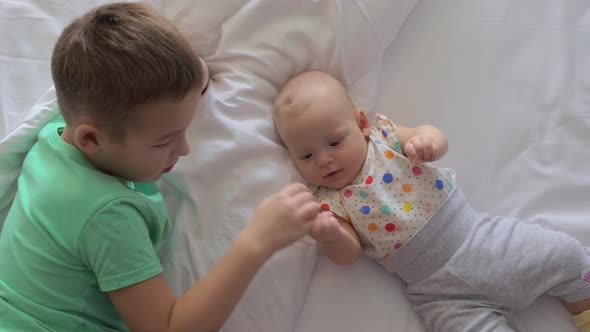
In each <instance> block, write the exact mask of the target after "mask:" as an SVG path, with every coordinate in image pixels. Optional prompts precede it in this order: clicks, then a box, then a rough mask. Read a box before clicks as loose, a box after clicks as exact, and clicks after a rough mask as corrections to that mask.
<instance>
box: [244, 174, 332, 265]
mask: <svg viewBox="0 0 590 332" xmlns="http://www.w3.org/2000/svg"><path fill="white" fill-rule="evenodd" d="M320 211H321V209H320V205H319V204H318V203H317V202H315V200H314V198H313V195H312V194H311V193H310V192H309V190H308V189H307V187H306V186H304V185H303V184H301V183H292V184H290V185H288V186H286V187H285V188H283V189H282V190H281V191H279V192H278V193H276V194H273V195H271V196H269V197H267V198H266V199H264V200H263V201H262V202H260V204H259V205H258V207H257V208H256V210H255V211H254V216H253V217H252V220H251V222H250V224H248V226H246V228H245V229H244V233H246V234H247V235H248V238H249V239H250V240H251V241H252V243H253V244H258V245H260V246H261V248H262V250H263V251H264V252H265V253H266V254H269V255H270V254H272V253H274V252H275V251H277V250H279V249H281V248H283V247H285V246H287V245H289V244H291V243H292V242H294V241H296V240H298V239H299V238H301V237H302V236H304V235H305V234H307V233H308V232H309V230H310V228H311V226H312V223H313V221H314V219H316V217H317V216H318V213H320Z"/></svg>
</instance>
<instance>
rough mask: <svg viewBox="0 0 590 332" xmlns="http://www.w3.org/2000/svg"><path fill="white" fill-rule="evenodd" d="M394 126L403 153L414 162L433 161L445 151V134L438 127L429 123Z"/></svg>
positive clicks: (446, 148) (446, 145) (447, 145)
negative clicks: (413, 125)
mask: <svg viewBox="0 0 590 332" xmlns="http://www.w3.org/2000/svg"><path fill="white" fill-rule="evenodd" d="M396 127H397V134H398V138H399V141H400V144H401V146H402V150H403V152H404V155H405V156H406V157H408V158H409V159H410V160H412V161H413V162H414V163H421V162H433V161H436V160H439V159H441V158H442V157H443V156H444V155H445V154H446V153H447V150H448V147H449V142H448V140H447V136H446V135H445V134H444V133H443V132H442V131H440V130H439V129H438V128H436V127H433V126H430V125H421V126H418V127H404V126H400V125H396Z"/></svg>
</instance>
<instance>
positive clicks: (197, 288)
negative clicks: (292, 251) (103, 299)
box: [109, 235, 270, 332]
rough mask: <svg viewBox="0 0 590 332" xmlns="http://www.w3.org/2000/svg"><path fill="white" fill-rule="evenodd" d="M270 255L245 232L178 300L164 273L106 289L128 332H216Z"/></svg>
mask: <svg viewBox="0 0 590 332" xmlns="http://www.w3.org/2000/svg"><path fill="white" fill-rule="evenodd" d="M269 257H270V253H269V252H264V251H263V250H262V249H261V248H257V245H256V244H255V243H252V242H251V241H249V240H248V239H246V238H245V236H242V235H240V236H238V238H237V239H236V240H235V241H234V242H233V244H232V245H231V246H230V248H229V250H228V251H227V252H226V254H225V255H224V256H223V257H222V258H221V259H220V260H219V262H218V263H217V264H216V265H215V266H214V267H213V269H212V270H211V271H210V272H209V273H208V274H207V275H205V276H204V277H203V278H202V279H201V280H199V281H198V282H197V283H196V284H195V285H194V286H193V287H192V288H190V289H189V290H188V291H187V292H186V293H185V294H183V295H182V296H181V297H180V298H179V299H178V300H176V299H175V298H174V295H173V293H172V290H171V289H170V287H169V286H168V284H167V282H166V280H165V279H164V277H163V276H162V275H161V274H160V275H158V276H156V277H154V278H151V279H148V280H146V281H143V282H140V283H137V284H135V285H132V286H129V287H125V288H122V289H118V290H115V291H111V292H109V296H110V298H111V301H112V302H113V303H114V305H115V307H116V308H117V309H118V311H119V313H120V314H121V316H122V317H123V319H124V320H125V322H126V323H127V324H128V326H129V328H130V330H131V331H133V332H136V331H140V332H144V331H154V332H156V331H157V332H162V331H211V332H214V331H218V330H219V329H220V328H221V327H222V325H223V323H224V322H225V320H226V319H227V318H228V316H229V315H230V314H231V312H232V311H233V309H234V307H235V305H236V304H237V303H238V301H239V300H240V298H241V297H242V295H243V293H244V291H245V290H246V288H247V287H248V285H249V284H250V282H251V281H252V278H253V277H254V275H255V274H256V272H257V271H258V269H259V268H260V267H261V266H262V264H263V263H264V262H265V261H266V260H267V259H268V258H269Z"/></svg>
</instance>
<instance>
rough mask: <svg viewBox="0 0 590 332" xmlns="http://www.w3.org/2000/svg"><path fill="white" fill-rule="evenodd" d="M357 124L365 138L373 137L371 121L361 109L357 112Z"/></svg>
mask: <svg viewBox="0 0 590 332" xmlns="http://www.w3.org/2000/svg"><path fill="white" fill-rule="evenodd" d="M356 123H357V124H358V126H359V129H360V130H361V132H362V133H363V135H364V136H365V137H369V135H371V124H370V123H369V119H367V115H366V114H365V111H363V110H362V109H360V108H359V109H358V110H357V111H356Z"/></svg>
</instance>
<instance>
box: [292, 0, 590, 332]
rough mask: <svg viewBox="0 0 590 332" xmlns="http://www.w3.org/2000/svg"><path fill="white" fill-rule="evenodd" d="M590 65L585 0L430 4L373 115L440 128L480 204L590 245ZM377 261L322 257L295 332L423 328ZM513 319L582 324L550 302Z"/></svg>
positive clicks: (430, 0)
mask: <svg viewBox="0 0 590 332" xmlns="http://www.w3.org/2000/svg"><path fill="white" fill-rule="evenodd" d="M589 69H590V3H588V1H573V0H572V1H540V0H519V1H508V0H494V1H489V0H479V1H474V0H447V1H437V0H422V1H421V2H420V3H419V5H418V6H417V7H416V8H414V11H413V12H412V15H411V16H410V17H409V18H408V19H407V21H406V22H405V24H404V26H403V29H402V31H401V33H400V35H399V36H398V38H397V39H396V41H395V42H394V44H393V45H392V46H391V47H390V49H389V50H388V52H387V55H386V59H385V63H384V70H383V75H382V86H381V91H380V95H379V98H378V100H379V101H378V105H377V108H376V110H377V111H379V112H382V113H384V114H387V115H389V116H390V117H391V118H392V119H394V120H396V121H398V122H399V123H401V124H407V125H416V124H422V123H432V124H435V125H438V126H439V127H441V128H442V129H443V130H444V131H445V132H446V133H447V134H448V136H449V142H450V143H449V153H448V155H447V156H446V157H445V158H444V159H443V160H442V161H440V162H439V163H438V164H439V165H442V166H446V167H452V168H454V169H455V170H456V171H457V174H458V175H457V181H458V184H459V185H460V186H462V188H463V190H464V191H465V192H466V194H467V196H468V197H469V199H470V201H471V203H472V204H473V205H474V206H475V207H476V208H477V209H479V210H481V211H488V212H492V213H497V214H503V215H511V216H517V217H519V218H523V219H526V220H529V221H531V222H538V223H541V224H545V225H547V226H548V227H551V228H554V229H558V230H563V231H565V232H567V233H569V234H570V235H572V236H574V237H576V238H578V239H579V240H580V241H581V242H582V243H583V244H584V245H590V224H589V223H588V216H590V207H589V205H588V197H590V158H588V151H589V150H588V146H589V143H590V110H589V108H588V106H589V103H590V90H589V86H590V85H589V83H590V71H589ZM370 265H371V264H370V263H368V262H367V261H362V262H360V263H358V264H356V265H354V266H352V267H351V268H341V267H337V266H334V265H333V264H331V263H330V262H329V261H327V260H326V259H322V258H320V259H319V260H318V264H317V266H316V270H315V274H314V278H313V279H312V282H311V285H310V288H309V292H308V297H307V302H306V305H305V306H304V308H305V309H304V312H303V314H302V317H301V320H300V321H299V325H298V329H297V331H298V332H304V331H305V332H316V331H318V332H319V331H339V332H352V331H359V330H366V331H374V332H386V331H387V332H390V331H423V327H422V326H421V323H420V322H419V320H418V319H417V317H416V315H415V314H414V313H413V312H412V311H411V310H410V309H409V306H408V304H407V301H405V299H404V298H403V297H401V296H400V295H399V294H400V293H401V292H402V288H403V287H402V285H401V283H400V282H399V281H398V280H394V281H393V282H392V280H390V278H388V276H387V275H385V274H384V273H383V272H382V271H381V270H379V269H375V268H373V267H372V266H370ZM490 277H491V278H493V277H494V276H490ZM367 294H368V295H369V296H367ZM392 298H394V299H395V300H394V301H391V299H392ZM514 321H515V326H516V328H517V329H518V330H519V331H531V332H532V331H548V332H549V331H560V332H561V331H575V328H574V327H573V325H572V323H571V320H570V318H569V315H568V314H567V313H566V312H565V311H564V309H563V308H562V306H561V304H560V303H559V302H557V301H556V300H555V299H553V298H549V297H543V298H541V299H539V300H538V301H537V302H536V303H534V305H533V306H532V307H531V308H529V309H527V310H525V311H523V312H518V313H517V314H516V315H515V317H514Z"/></svg>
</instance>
